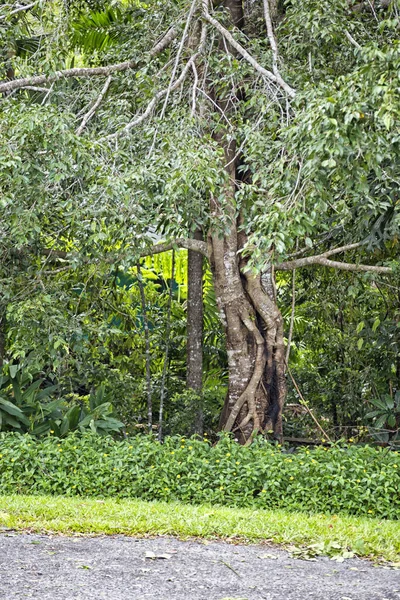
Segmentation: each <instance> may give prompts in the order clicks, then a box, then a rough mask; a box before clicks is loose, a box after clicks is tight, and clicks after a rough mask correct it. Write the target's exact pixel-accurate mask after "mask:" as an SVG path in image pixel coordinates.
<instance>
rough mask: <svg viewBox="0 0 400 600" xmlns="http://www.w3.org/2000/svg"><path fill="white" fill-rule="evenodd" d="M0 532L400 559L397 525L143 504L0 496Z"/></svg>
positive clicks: (304, 515)
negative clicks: (319, 547) (335, 548)
mask: <svg viewBox="0 0 400 600" xmlns="http://www.w3.org/2000/svg"><path fill="white" fill-rule="evenodd" d="M0 527H9V528H12V529H16V530H24V529H29V530H31V531H35V532H53V533H63V534H69V533H83V534H102V533H103V534H116V533H120V534H121V533H122V534H125V535H132V536H143V535H175V536H178V537H180V538H188V537H199V538H205V539H215V538H223V539H228V540H230V541H239V540H240V541H245V542H262V541H269V542H274V543H278V544H291V545H293V544H294V545H297V546H299V545H310V544H314V543H318V544H324V545H328V544H329V543H332V542H335V543H337V544H339V545H340V547H341V548H342V549H346V548H347V549H349V550H354V551H355V552H356V553H357V555H358V556H368V557H374V558H375V557H379V558H383V559H385V560H389V561H393V562H396V563H397V562H398V561H399V560H400V521H388V520H379V519H371V518H363V517H347V516H332V515H330V516H328V515H306V514H301V513H289V512H285V511H283V510H274V511H268V510H261V509H234V508H224V507H220V506H205V505H201V506H191V505H186V504H182V503H165V502H144V501H142V500H111V499H106V500H95V499H92V498H76V497H75V498H67V497H60V496H56V497H52V496H19V495H18V496H17V495H14V496H0Z"/></svg>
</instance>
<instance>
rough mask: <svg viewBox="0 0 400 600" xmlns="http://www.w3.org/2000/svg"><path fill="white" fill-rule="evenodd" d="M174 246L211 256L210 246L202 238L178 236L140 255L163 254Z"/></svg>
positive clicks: (207, 256)
mask: <svg viewBox="0 0 400 600" xmlns="http://www.w3.org/2000/svg"><path fill="white" fill-rule="evenodd" d="M174 248H184V249H186V250H194V251H195V252H200V254H202V255H203V256H205V257H206V258H209V257H210V255H209V252H208V246H207V242H203V241H202V240H195V239H192V238H176V239H175V240H172V241H171V242H164V243H162V244H155V245H154V246H150V248H148V249H146V250H143V251H142V252H141V253H140V257H141V258H144V257H145V256H152V255H154V254H161V253H162V252H168V250H173V249H174Z"/></svg>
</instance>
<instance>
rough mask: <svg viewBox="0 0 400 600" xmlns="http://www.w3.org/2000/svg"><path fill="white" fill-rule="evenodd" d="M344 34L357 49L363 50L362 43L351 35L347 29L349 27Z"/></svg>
mask: <svg viewBox="0 0 400 600" xmlns="http://www.w3.org/2000/svg"><path fill="white" fill-rule="evenodd" d="M344 34H345V36H346V37H347V39H348V40H349V42H350V43H351V44H353V46H355V47H356V48H357V50H361V46H360V44H359V43H358V42H357V41H356V40H355V39H354V38H353V36H352V35H351V33H350V32H349V31H347V29H345V32H344Z"/></svg>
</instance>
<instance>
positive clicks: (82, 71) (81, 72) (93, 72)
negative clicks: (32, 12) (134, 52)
mask: <svg viewBox="0 0 400 600" xmlns="http://www.w3.org/2000/svg"><path fill="white" fill-rule="evenodd" d="M175 36H176V32H175V29H170V30H169V31H168V32H167V33H166V34H165V36H164V37H163V38H162V40H161V41H160V42H158V44H157V45H156V46H154V48H153V49H152V50H150V52H149V56H151V57H153V56H155V54H157V53H159V52H161V51H162V50H164V49H165V48H166V47H167V46H168V45H169V44H170V43H171V41H172V40H173V39H174V37H175ZM141 63H142V61H139V60H128V61H125V62H122V63H118V64H115V65H108V66H107V67H82V68H80V67H77V68H74V69H63V70H62V71H56V72H55V73H53V74H52V75H36V76H34V77H23V78H21V79H13V80H12V81H3V82H2V83H0V93H4V92H10V91H12V90H18V89H20V88H23V87H26V86H32V85H33V86H36V85H41V84H46V83H52V82H54V81H59V80H60V79H70V78H72V77H108V76H109V75H111V73H118V72H121V71H128V70H129V69H133V68H137V67H138V66H139V64H141Z"/></svg>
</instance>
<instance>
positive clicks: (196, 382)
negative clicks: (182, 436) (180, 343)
mask: <svg viewBox="0 0 400 600" xmlns="http://www.w3.org/2000/svg"><path fill="white" fill-rule="evenodd" d="M193 237H194V239H196V240H202V239H203V234H202V232H201V231H200V230H198V231H196V232H195V233H194V236H193ZM186 351H187V358H186V364H187V372H186V386H187V388H188V389H191V390H194V391H195V392H196V394H198V396H199V406H198V409H197V411H196V414H195V416H194V430H195V432H196V433H198V434H199V435H202V433H203V406H202V402H201V393H202V388H203V256H202V255H201V254H200V253H199V252H195V251H194V250H188V299H187V350H186Z"/></svg>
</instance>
